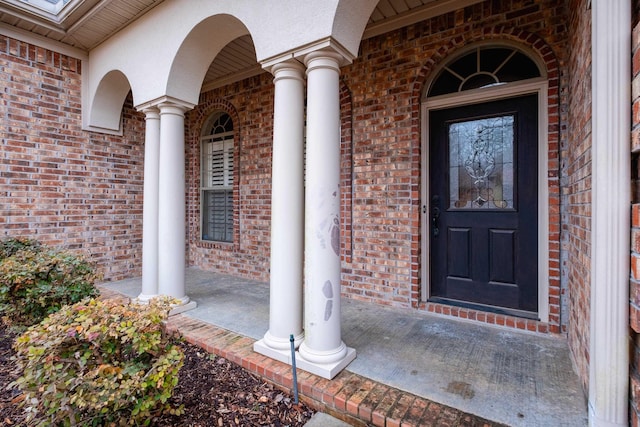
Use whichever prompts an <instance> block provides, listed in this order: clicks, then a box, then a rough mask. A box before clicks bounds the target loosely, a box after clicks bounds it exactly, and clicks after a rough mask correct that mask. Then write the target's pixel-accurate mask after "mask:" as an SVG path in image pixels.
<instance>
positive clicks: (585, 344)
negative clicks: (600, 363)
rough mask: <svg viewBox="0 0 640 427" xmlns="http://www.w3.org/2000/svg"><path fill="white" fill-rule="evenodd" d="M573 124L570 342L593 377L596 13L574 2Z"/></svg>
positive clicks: (567, 218) (566, 212)
mask: <svg viewBox="0 0 640 427" xmlns="http://www.w3.org/2000/svg"><path fill="white" fill-rule="evenodd" d="M569 9H570V10H571V16H570V22H569V28H570V37H569V45H570V46H571V50H570V56H569V90H568V92H569V120H568V123H567V128H566V139H567V145H566V149H565V150H563V156H562V157H563V161H562V169H563V183H562V187H563V219H562V224H563V240H562V246H563V266H564V270H563V280H564V281H565V283H566V284H567V288H568V294H569V301H568V310H567V313H566V315H568V316H569V326H568V339H569V347H570V348H571V352H572V355H573V359H574V362H575V365H576V369H577V372H578V374H579V376H580V378H581V380H582V382H583V386H584V388H585V390H586V389H587V385H588V379H589V376H588V375H589V329H590V328H589V321H590V320H589V319H590V317H589V312H590V310H589V304H590V275H591V266H590V253H591V11H590V10H589V9H588V8H587V6H586V1H582V0H575V1H571V2H570V7H569Z"/></svg>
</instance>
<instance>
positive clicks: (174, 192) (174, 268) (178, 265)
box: [158, 103, 189, 305]
mask: <svg viewBox="0 0 640 427" xmlns="http://www.w3.org/2000/svg"><path fill="white" fill-rule="evenodd" d="M159 108H160V162H159V164H160V178H159V184H160V188H159V198H158V230H159V236H158V293H159V294H160V295H169V296H172V297H174V298H176V299H178V300H179V301H180V304H179V305H185V304H187V303H188V302H189V297H188V296H187V295H186V293H185V271H184V270H185V243H186V238H185V233H186V231H185V230H186V221H185V207H186V204H185V172H184V162H185V157H184V112H185V111H186V108H185V107H183V106H181V105H177V104H174V103H162V104H160V105H159Z"/></svg>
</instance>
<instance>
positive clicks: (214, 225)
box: [200, 112, 234, 242]
mask: <svg viewBox="0 0 640 427" xmlns="http://www.w3.org/2000/svg"><path fill="white" fill-rule="evenodd" d="M200 141H201V145H202V155H201V157H200V158H201V170H202V176H201V203H202V240H212V241H219V242H231V241H233V151H234V150H233V144H234V134H233V120H231V116H229V114H227V113H225V112H218V113H214V114H213V115H212V116H211V117H209V119H208V120H207V121H206V122H205V125H204V127H203V129H202V133H201V137H200Z"/></svg>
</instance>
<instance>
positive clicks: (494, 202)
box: [426, 95, 538, 312]
mask: <svg viewBox="0 0 640 427" xmlns="http://www.w3.org/2000/svg"><path fill="white" fill-rule="evenodd" d="M537 112H538V108H537V96H536V95H528V96H523V97H519V98H511V99H507V100H501V101H495V102H488V103H483V104H476V105H471V106H465V107H457V108H450V109H446V110H438V111H432V112H431V113H430V119H429V124H430V132H431V134H430V150H429V170H430V180H429V183H430V184H429V187H430V188H429V192H430V194H429V198H430V200H429V212H428V215H426V217H427V220H428V221H429V227H428V229H429V232H430V237H429V238H430V242H431V247H430V258H431V297H432V300H437V301H443V302H450V303H453V304H467V305H469V304H470V305H477V304H480V305H482V306H488V308H493V309H497V310H503V309H506V310H507V311H509V310H524V311H526V312H537V310H538V258H537V254H538V236H537V234H538V204H537V201H538V185H537V176H538V117H537Z"/></svg>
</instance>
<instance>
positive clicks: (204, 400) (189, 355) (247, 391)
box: [0, 324, 314, 427]
mask: <svg viewBox="0 0 640 427" xmlns="http://www.w3.org/2000/svg"><path fill="white" fill-rule="evenodd" d="M14 338H15V337H14V335H12V334H11V333H10V332H8V330H7V329H6V328H5V327H4V326H2V325H1V324H0V426H25V425H26V424H25V421H24V420H25V417H24V415H23V412H22V409H21V408H20V407H18V405H17V404H16V403H15V402H16V401H18V400H19V398H20V392H19V391H18V390H15V389H7V386H8V385H9V384H10V383H11V382H12V381H14V380H15V379H16V378H17V375H18V373H17V372H16V369H15V366H14V364H13V362H12V361H11V357H12V356H13V354H14V352H13V349H12V348H11V344H12V342H13V339H14ZM181 346H182V348H183V350H184V353H185V361H184V366H183V367H182V369H181V370H180V379H179V382H178V385H177V386H176V388H175V389H174V395H173V397H172V403H174V404H175V405H176V406H177V405H184V408H185V413H184V414H183V415H180V416H168V415H167V416H162V417H160V418H157V419H154V420H153V422H152V424H151V425H152V426H157V427H174V426H185V427H208V426H218V427H223V426H276V427H278V426H291V427H299V426H303V425H304V424H305V423H306V422H307V421H308V420H309V418H311V416H312V415H313V414H314V410H313V409H311V408H309V407H307V406H306V405H304V404H303V403H300V404H297V405H296V404H294V401H293V397H292V396H289V395H287V394H285V393H283V392H282V391H280V390H278V389H277V388H275V387H273V386H272V385H271V384H269V383H267V382H265V381H263V380H262V379H260V378H258V377H256V376H254V375H252V374H250V373H249V372H247V371H246V370H244V369H243V368H242V367H240V366H238V365H235V364H234V363H231V362H229V361H228V360H226V359H223V358H221V357H218V356H213V355H209V354H208V353H206V352H205V351H203V350H202V349H200V348H199V347H196V346H193V345H191V344H189V343H181Z"/></svg>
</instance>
